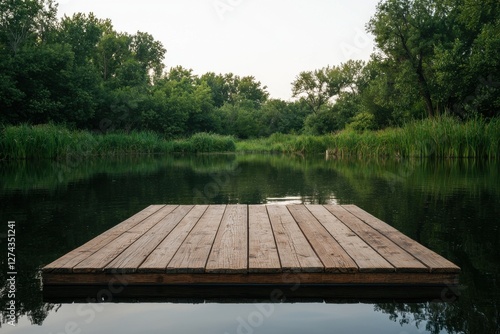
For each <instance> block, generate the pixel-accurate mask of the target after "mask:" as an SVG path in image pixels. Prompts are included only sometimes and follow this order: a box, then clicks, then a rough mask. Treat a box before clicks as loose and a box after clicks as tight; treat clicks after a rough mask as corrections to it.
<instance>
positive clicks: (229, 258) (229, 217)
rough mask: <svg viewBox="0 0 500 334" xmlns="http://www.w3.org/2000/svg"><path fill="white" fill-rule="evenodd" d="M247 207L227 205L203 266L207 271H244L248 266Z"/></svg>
mask: <svg viewBox="0 0 500 334" xmlns="http://www.w3.org/2000/svg"><path fill="white" fill-rule="evenodd" d="M247 210H248V207H247V206H246V205H228V206H227V207H226V211H225V212H224V216H223V217H222V222H221V224H220V227H219V231H218V232H217V236H216V237H215V241H214V244H213V246H212V251H211V252H210V255H209V257H208V262H207V265H206V268H205V271H206V272H207V273H245V272H247V268H248V220H247V219H248V211H247Z"/></svg>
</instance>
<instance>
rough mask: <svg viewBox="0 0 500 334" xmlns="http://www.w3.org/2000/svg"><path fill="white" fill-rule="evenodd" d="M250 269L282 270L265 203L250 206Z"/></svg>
mask: <svg viewBox="0 0 500 334" xmlns="http://www.w3.org/2000/svg"><path fill="white" fill-rule="evenodd" d="M248 225H249V226H248V234H249V235H248V271H249V272H251V273H252V272H279V271H281V264H280V259H279V256H278V248H277V247H276V242H275V241H274V236H273V230H272V227H271V222H270V221H269V216H268V215H267V210H266V206H265V205H250V206H249V208H248Z"/></svg>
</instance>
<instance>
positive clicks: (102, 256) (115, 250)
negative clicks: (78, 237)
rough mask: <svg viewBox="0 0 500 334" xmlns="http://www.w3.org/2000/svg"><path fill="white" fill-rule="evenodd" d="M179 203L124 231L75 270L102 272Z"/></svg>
mask: <svg viewBox="0 0 500 334" xmlns="http://www.w3.org/2000/svg"><path fill="white" fill-rule="evenodd" d="M176 207H177V205H165V206H164V207H162V208H161V209H160V210H158V211H157V212H155V213H154V214H152V215H151V216H149V217H148V218H146V219H144V220H143V221H141V222H140V224H136V225H135V226H133V227H131V228H130V229H129V230H127V231H125V232H123V233H122V234H121V235H120V236H118V237H117V238H116V239H114V240H113V242H111V243H109V244H107V245H106V246H104V247H102V248H101V249H99V250H98V251H97V252H95V253H94V254H92V256H89V257H88V258H86V259H85V260H83V261H82V262H80V263H79V264H77V265H76V266H74V267H73V272H77V273H78V272H79V273H84V272H100V271H103V269H104V267H105V266H106V265H107V264H108V263H109V262H111V261H112V260H113V259H114V258H116V257H117V256H118V255H119V254H120V253H121V252H123V251H124V250H125V249H127V248H128V247H129V246H130V245H131V244H132V243H133V242H134V241H136V240H137V239H139V238H140V237H141V236H142V235H143V234H144V233H146V231H148V230H149V229H150V228H152V227H153V226H155V225H156V224H158V222H159V221H161V220H162V219H163V218H165V216H167V215H168V214H169V213H170V212H172V211H173V210H174V209H175V208H176Z"/></svg>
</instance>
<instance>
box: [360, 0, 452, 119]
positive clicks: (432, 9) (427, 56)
mask: <svg viewBox="0 0 500 334" xmlns="http://www.w3.org/2000/svg"><path fill="white" fill-rule="evenodd" d="M450 8H452V7H450V6H447V5H446V3H445V1H439V0H387V1H385V2H381V3H380V4H379V5H378V7H377V12H376V14H375V16H374V17H373V18H372V19H371V20H370V22H369V23H368V30H369V31H370V32H371V33H373V34H374V35H375V42H376V45H377V47H378V48H379V50H380V51H381V53H382V54H383V55H384V56H385V57H387V59H389V60H390V61H392V63H393V65H394V66H396V67H398V68H399V69H400V72H401V73H407V74H411V75H412V80H413V81H414V82H415V84H417V85H418V87H419V91H420V95H421V97H422V99H423V101H424V103H425V108H426V110H427V114H428V115H429V116H430V117H433V116H434V114H435V109H434V107H435V106H434V96H433V92H435V89H436V87H435V72H434V68H433V66H432V59H433V55H434V47H435V46H436V45H438V44H441V43H442V42H443V40H445V39H446V38H448V36H449V35H450V33H451V32H450V29H452V28H453V27H452V26H450V25H449V24H448V21H447V20H446V18H447V16H448V13H449V10H450Z"/></svg>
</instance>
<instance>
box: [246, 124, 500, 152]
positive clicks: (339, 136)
mask: <svg viewBox="0 0 500 334" xmlns="http://www.w3.org/2000/svg"><path fill="white" fill-rule="evenodd" d="M237 151H250V152H289V153H290V152H294V153H297V152H300V153H306V152H307V153H324V152H325V151H328V153H329V154H330V155H334V156H341V157H346V156H354V157H378V156H397V157H400V156H401V157H440V158H489V159H493V158H495V159H496V158H499V157H500V152H499V151H500V118H495V119H493V120H491V121H490V122H486V121H485V120H483V119H474V120H470V121H467V122H465V123H463V122H460V121H458V120H456V119H454V118H452V117H439V118H435V119H425V120H422V121H414V122H411V123H408V124H406V125H405V126H403V127H402V128H389V129H384V130H381V131H365V132H356V131H354V130H344V131H341V132H338V133H336V134H332V135H325V136H306V135H301V136H292V135H280V134H275V135H272V136H270V137H269V138H266V139H256V140H251V141H244V142H239V143H238V144H237Z"/></svg>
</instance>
